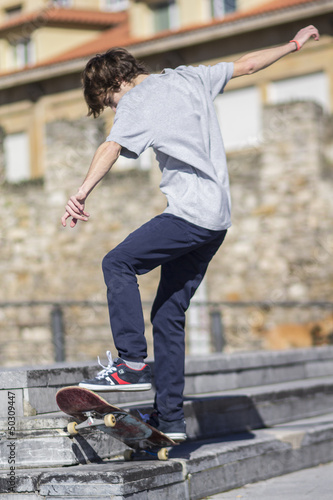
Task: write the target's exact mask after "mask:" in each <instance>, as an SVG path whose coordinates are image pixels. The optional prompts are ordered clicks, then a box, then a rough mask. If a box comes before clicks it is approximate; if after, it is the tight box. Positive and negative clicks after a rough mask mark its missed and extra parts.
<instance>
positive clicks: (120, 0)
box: [102, 0, 129, 12]
mask: <svg viewBox="0 0 333 500" xmlns="http://www.w3.org/2000/svg"><path fill="white" fill-rule="evenodd" d="M128 7H129V0H104V1H103V7H102V8H103V9H104V10H110V11H111V12H119V11H121V10H127V9H128Z"/></svg>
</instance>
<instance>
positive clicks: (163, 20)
mask: <svg viewBox="0 0 333 500" xmlns="http://www.w3.org/2000/svg"><path fill="white" fill-rule="evenodd" d="M151 10H152V13H153V23H154V32H155V33H158V32H159V31H164V30H171V29H176V28H178V26H179V20H178V9H177V5H176V2H175V0H170V1H168V2H158V3H156V4H153V5H151Z"/></svg>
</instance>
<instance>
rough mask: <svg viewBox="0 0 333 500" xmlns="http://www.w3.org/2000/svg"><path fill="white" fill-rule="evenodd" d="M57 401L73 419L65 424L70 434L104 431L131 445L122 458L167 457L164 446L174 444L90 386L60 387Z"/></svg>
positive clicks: (164, 458) (165, 458)
mask: <svg viewBox="0 0 333 500" xmlns="http://www.w3.org/2000/svg"><path fill="white" fill-rule="evenodd" d="M56 401H57V405H58V406H59V408H60V410H61V411H63V412H64V413H67V414H68V415H71V416H72V417H74V418H75V419H76V421H75V422H70V423H69V424H68V426H67V431H68V433H69V434H70V435H71V436H74V435H76V434H78V433H79V432H80V430H82V429H87V428H88V427H90V428H93V427H97V428H100V430H104V431H107V432H108V434H110V435H111V436H112V437H114V438H116V439H118V440H119V441H122V442H123V443H124V444H126V445H127V446H128V447H129V448H130V449H127V450H125V452H124V459H125V460H132V459H133V458H135V456H144V455H146V456H147V455H149V456H154V457H157V458H158V459H159V460H167V459H168V450H167V447H170V446H175V445H176V444H177V443H176V442H175V441H173V440H172V439H170V438H168V436H166V435H165V434H163V433H162V432H160V431H158V430H157V429H155V428H154V427H152V426H150V425H149V424H147V423H146V422H144V421H143V420H142V419H140V418H138V417H136V416H134V415H132V414H131V413H129V412H128V411H126V410H124V409H122V408H118V407H117V406H114V405H111V404H110V403H108V402H107V401H105V399H103V398H102V397H100V396H99V395H98V394H95V393H94V392H93V391H90V390H89V389H84V388H83V387H76V386H73V387H63V388H62V389H60V390H59V391H58V392H57V394H56Z"/></svg>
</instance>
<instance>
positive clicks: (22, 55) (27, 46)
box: [11, 39, 35, 69]
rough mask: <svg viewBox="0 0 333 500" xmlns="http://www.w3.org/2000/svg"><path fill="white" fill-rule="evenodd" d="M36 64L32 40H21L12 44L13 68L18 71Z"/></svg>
mask: <svg viewBox="0 0 333 500" xmlns="http://www.w3.org/2000/svg"><path fill="white" fill-rule="evenodd" d="M34 62H35V51H34V46H33V42H32V40H30V39H21V40H19V41H17V42H15V43H13V44H11V66H12V67H14V68H16V69H18V68H23V67H24V66H27V65H29V64H34Z"/></svg>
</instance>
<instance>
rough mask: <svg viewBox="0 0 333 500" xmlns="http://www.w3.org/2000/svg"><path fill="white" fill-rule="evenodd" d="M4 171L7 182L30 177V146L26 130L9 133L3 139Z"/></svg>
mask: <svg viewBox="0 0 333 500" xmlns="http://www.w3.org/2000/svg"><path fill="white" fill-rule="evenodd" d="M4 152H5V171H6V180H7V181H8V182H21V181H25V180H27V179H30V148H29V137H28V134H27V133H26V132H19V133H17V134H9V135H7V136H6V137H5V141H4Z"/></svg>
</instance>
